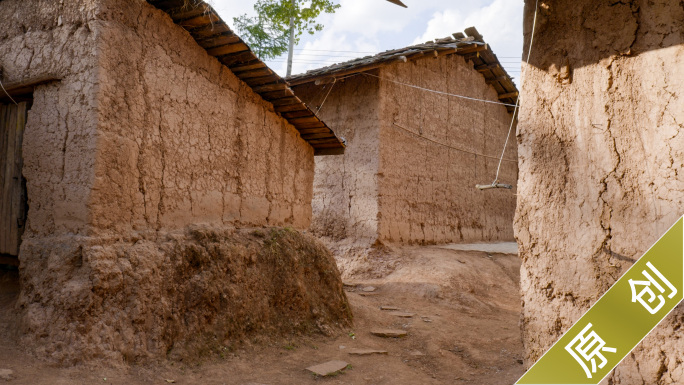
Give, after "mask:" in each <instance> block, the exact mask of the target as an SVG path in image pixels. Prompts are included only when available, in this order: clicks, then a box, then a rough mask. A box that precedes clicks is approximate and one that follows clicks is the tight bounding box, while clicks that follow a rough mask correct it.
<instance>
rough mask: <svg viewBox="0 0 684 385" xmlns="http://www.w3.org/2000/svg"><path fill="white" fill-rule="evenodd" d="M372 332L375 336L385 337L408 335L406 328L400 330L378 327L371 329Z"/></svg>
mask: <svg viewBox="0 0 684 385" xmlns="http://www.w3.org/2000/svg"><path fill="white" fill-rule="evenodd" d="M371 334H372V335H374V336H378V337H385V338H401V337H406V336H407V335H408V333H407V332H406V330H399V329H376V330H371Z"/></svg>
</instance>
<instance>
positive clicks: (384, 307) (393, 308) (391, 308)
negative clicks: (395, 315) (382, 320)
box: [380, 306, 399, 310]
mask: <svg viewBox="0 0 684 385" xmlns="http://www.w3.org/2000/svg"><path fill="white" fill-rule="evenodd" d="M380 310H399V308H398V307H395V306H380Z"/></svg>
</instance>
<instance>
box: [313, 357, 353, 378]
mask: <svg viewBox="0 0 684 385" xmlns="http://www.w3.org/2000/svg"><path fill="white" fill-rule="evenodd" d="M348 365H349V364H348V363H346V362H344V361H337V360H335V361H328V362H324V363H322V364H318V365H314V366H309V367H308V368H306V370H308V371H310V372H311V373H314V374H316V375H319V376H323V377H325V376H329V375H331V374H335V373H337V372H339V371H340V370H343V369H345V368H346V367H347V366H348Z"/></svg>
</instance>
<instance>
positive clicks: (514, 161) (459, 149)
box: [392, 123, 518, 163]
mask: <svg viewBox="0 0 684 385" xmlns="http://www.w3.org/2000/svg"><path fill="white" fill-rule="evenodd" d="M392 125H393V126H395V127H398V128H401V129H402V130H404V131H406V132H408V133H409V134H411V135H414V136H416V137H418V138H421V139H425V140H427V141H428V142H432V143H434V144H437V145H440V146H443V147H446V148H449V149H452V150H456V151H460V152H464V153H466V154H471V155H476V156H481V157H484V158H489V159H494V160H499V158H497V157H496V156H491V155H485V154H480V153H478V152H473V151H468V150H464V149H462V148H458V147H453V146H449V145H448V144H444V143H440V142H438V141H436V140H433V139H430V138H428V137H425V136H423V135H420V134H416V133H415V132H413V131H411V130H409V129H408V128H406V127H404V126H402V125H399V124H397V123H392ZM504 160H505V161H507V162H513V163H518V161H517V160H513V159H504Z"/></svg>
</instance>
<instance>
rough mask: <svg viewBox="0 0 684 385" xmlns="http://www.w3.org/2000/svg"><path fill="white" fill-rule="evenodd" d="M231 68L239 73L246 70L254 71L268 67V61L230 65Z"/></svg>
mask: <svg viewBox="0 0 684 385" xmlns="http://www.w3.org/2000/svg"><path fill="white" fill-rule="evenodd" d="M228 68H230V70H231V71H233V73H238V72H244V71H252V70H256V69H261V68H268V67H267V66H266V63H264V62H261V61H258V62H256V63H250V64H238V65H234V66H230V67H228Z"/></svg>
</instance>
